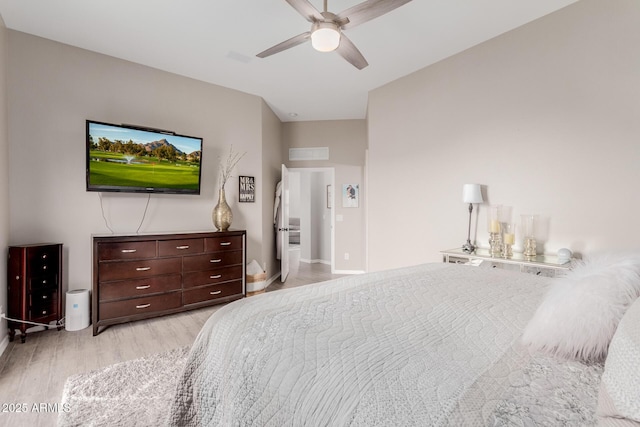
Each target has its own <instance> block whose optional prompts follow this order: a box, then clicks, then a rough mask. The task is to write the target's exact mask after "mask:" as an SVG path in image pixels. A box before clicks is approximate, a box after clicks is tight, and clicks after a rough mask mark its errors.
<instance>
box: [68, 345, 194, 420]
mask: <svg viewBox="0 0 640 427" xmlns="http://www.w3.org/2000/svg"><path fill="white" fill-rule="evenodd" d="M188 354H189V347H183V348H177V349H175V350H171V351H168V352H166V353H160V354H155V355H151V356H146V357H141V358H139V359H134V360H130V361H127V362H122V363H117V364H115V365H111V366H107V367H106V368H102V369H99V370H96V371H92V372H87V373H84V374H77V375H72V376H70V377H69V378H67V382H66V383H65V385H64V391H63V393H62V405H63V406H62V407H63V409H64V410H63V411H61V412H60V414H59V416H58V425H59V426H159V425H164V424H165V418H166V416H167V414H168V411H169V407H170V403H171V398H172V396H173V393H174V391H175V385H176V382H177V380H178V377H179V375H180V373H181V372H182V368H183V367H184V363H185V361H186V358H187V355H188Z"/></svg>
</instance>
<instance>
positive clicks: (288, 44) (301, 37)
mask: <svg viewBox="0 0 640 427" xmlns="http://www.w3.org/2000/svg"><path fill="white" fill-rule="evenodd" d="M310 37H311V31H307V32H306V33H302V34H298V35H297V36H295V37H291V38H290V39H289V40H285V41H283V42H282V43H278V44H277V45H275V46H272V47H270V48H269V49H267V50H265V51H262V52H260V53H259V54H257V55H256V56H257V57H258V58H266V57H267V56H271V55H273V54H274V53H278V52H282V51H283V50H287V49H289V48H292V47H294V46H298V45H299V44H302V43H304V42H306V41H307V40H309V38H310Z"/></svg>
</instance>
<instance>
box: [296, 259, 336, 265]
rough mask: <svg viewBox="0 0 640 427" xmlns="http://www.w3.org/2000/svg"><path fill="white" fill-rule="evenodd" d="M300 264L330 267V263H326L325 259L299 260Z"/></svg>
mask: <svg viewBox="0 0 640 427" xmlns="http://www.w3.org/2000/svg"><path fill="white" fill-rule="evenodd" d="M300 262H304V263H306V264H325V265H331V261H327V260H326V259H300Z"/></svg>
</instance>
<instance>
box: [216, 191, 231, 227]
mask: <svg viewBox="0 0 640 427" xmlns="http://www.w3.org/2000/svg"><path fill="white" fill-rule="evenodd" d="M211 218H212V219H213V225H215V227H216V228H217V229H218V231H227V230H228V229H229V227H230V226H231V221H232V220H233V212H231V208H230V207H229V205H228V204H227V198H226V197H225V194H224V188H221V189H220V192H219V195H218V204H217V205H216V207H215V208H213V212H212V214H211Z"/></svg>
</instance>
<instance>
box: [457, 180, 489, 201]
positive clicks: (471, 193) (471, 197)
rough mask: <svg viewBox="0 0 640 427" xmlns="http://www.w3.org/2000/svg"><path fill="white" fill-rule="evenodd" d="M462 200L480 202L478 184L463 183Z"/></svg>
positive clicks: (480, 196)
mask: <svg viewBox="0 0 640 427" xmlns="http://www.w3.org/2000/svg"><path fill="white" fill-rule="evenodd" d="M462 201H463V202H464V203H482V202H483V201H484V200H482V189H481V187H480V184H465V185H464V186H463V187H462Z"/></svg>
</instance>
